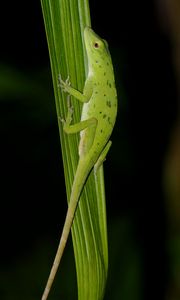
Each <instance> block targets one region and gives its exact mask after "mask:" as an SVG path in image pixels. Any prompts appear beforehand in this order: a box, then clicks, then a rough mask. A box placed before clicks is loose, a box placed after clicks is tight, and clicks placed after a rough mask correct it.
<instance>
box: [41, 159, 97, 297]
mask: <svg viewBox="0 0 180 300" xmlns="http://www.w3.org/2000/svg"><path fill="white" fill-rule="evenodd" d="M87 166H89V167H87ZM91 168H92V166H90V164H89V163H85V161H84V159H83V161H82V160H81V159H80V160H79V163H78V167H77V171H76V174H75V178H74V182H73V186H72V191H71V196H70V200H69V207H68V210H67V214H66V219H65V222H64V227H63V231H62V235H61V238H60V242H59V246H58V249H57V252H56V256H55V259H54V262H53V266H52V268H51V271H50V274H49V278H48V281H47V284H46V287H45V290H44V293H43V295H42V298H41V300H46V299H47V297H48V295H49V292H50V289H51V286H52V283H53V281H54V278H55V275H56V273H57V270H58V267H59V264H60V261H61V258H62V255H63V252H64V248H65V246H66V243H67V239H68V236H69V233H70V230H71V226H72V223H73V220H74V215H75V211H76V208H77V204H78V200H79V197H80V195H81V192H82V189H83V186H84V184H85V181H86V179H87V177H88V175H89V172H90V170H91Z"/></svg>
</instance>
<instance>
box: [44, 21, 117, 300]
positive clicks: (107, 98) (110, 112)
mask: <svg viewBox="0 0 180 300" xmlns="http://www.w3.org/2000/svg"><path fill="white" fill-rule="evenodd" d="M84 41H85V48H86V52H87V58H88V76H87V79H86V82H85V85H84V90H83V93H81V92H79V91H78V90H76V89H74V88H73V87H71V86H70V83H69V80H66V81H63V80H62V79H61V77H59V85H60V86H61V88H62V89H63V90H64V91H65V92H67V93H68V94H69V95H71V96H74V97H75V98H76V99H77V100H79V101H80V102H83V108H82V115H81V121H80V122H79V123H76V124H73V125H71V120H72V113H73V112H72V108H71V107H70V104H69V105H68V114H67V118H66V121H63V123H64V125H63V129H64V131H65V132H66V133H68V134H72V133H77V132H80V142H79V162H78V166H77V170H76V174H75V177H74V182H73V185H72V190H71V196H70V201H69V206H68V211H67V215H66V219H65V223H64V227H63V231H62V235H61V239H60V243H59V246H58V250H57V253H56V256H55V259H54V263H53V266H52V269H51V272H50V275H49V278H48V281H47V284H46V288H45V290H44V293H43V296H42V300H46V299H47V297H48V294H49V291H50V289H51V285H52V283H53V281H54V277H55V275H56V272H57V269H58V266H59V263H60V260H61V257H62V254H63V252H64V248H65V245H66V242H67V239H68V236H69V233H70V230H71V226H72V223H73V219H74V215H75V211H76V208H77V204H78V200H79V197H80V194H81V192H82V190H83V187H84V184H85V181H86V179H87V177H88V175H89V173H90V171H91V170H92V168H94V171H95V174H96V172H97V170H98V168H99V167H100V166H101V164H102V163H103V161H104V160H105V158H106V154H107V152H108V150H109V148H110V146H111V141H110V140H109V138H110V135H111V133H112V130H113V127H114V123H115V120H116V114H117V93H116V87H115V79H114V71H113V65H112V61H111V56H110V53H109V50H108V46H107V43H106V41H104V40H103V39H101V38H100V37H99V36H98V35H97V34H95V32H94V31H93V30H92V29H91V28H89V27H85V29H84ZM68 103H69V102H68Z"/></svg>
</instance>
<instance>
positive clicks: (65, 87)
mask: <svg viewBox="0 0 180 300" xmlns="http://www.w3.org/2000/svg"><path fill="white" fill-rule="evenodd" d="M70 85H71V83H70V80H69V75H68V77H67V79H66V80H65V81H64V80H62V78H61V74H59V76H58V87H60V88H61V89H62V90H63V92H68V88H69V87H70Z"/></svg>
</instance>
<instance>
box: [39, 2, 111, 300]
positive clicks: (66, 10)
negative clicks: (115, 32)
mask: <svg viewBox="0 0 180 300" xmlns="http://www.w3.org/2000/svg"><path fill="white" fill-rule="evenodd" d="M41 5H42V11H43V17H44V23H45V29H46V36H47V41H48V48H49V55H50V62H51V70H52V78H53V86H54V94H55V102H56V110H57V116H58V118H59V117H65V115H66V113H67V99H66V98H67V95H65V94H64V93H62V92H61V90H60V89H59V88H58V75H59V74H61V76H62V78H63V79H66V78H67V76H70V81H71V84H72V86H74V87H76V88H77V89H79V90H81V91H82V90H83V86H84V82H85V77H86V73H87V59H86V53H85V49H84V42H83V31H84V27H85V26H87V25H88V26H89V25H90V14H89V4H88V1H87V0H86V1H85V0H72V1H68V0H54V1H51V0H41ZM72 104H73V106H74V116H73V122H77V121H78V120H79V119H80V114H81V108H82V105H81V104H80V103H78V101H77V100H76V99H72ZM59 131H60V141H61V149H62V157H63V164H64V174H65V183H66V191H67V198H68V199H69V197H70V193H71V186H72V183H73V179H74V175H75V172H76V168H77V164H78V144H79V135H69V136H68V135H66V134H64V132H63V130H62V125H61V124H60V122H59ZM57 222H58V220H57ZM72 237H73V247H74V254H75V262H76V271H77V283H78V299H79V300H101V299H103V296H104V290H105V285H106V279H107V269H108V248H107V231H106V209H105V193H104V180H103V169H102V168H101V170H100V172H99V174H98V177H97V179H96V180H95V178H94V173H93V172H91V174H90V176H89V178H88V180H87V183H86V185H85V187H84V190H83V192H82V195H81V197H80V201H79V204H78V208H77V211H76V215H75V218H74V222H73V226H72ZM62 280H63V279H62Z"/></svg>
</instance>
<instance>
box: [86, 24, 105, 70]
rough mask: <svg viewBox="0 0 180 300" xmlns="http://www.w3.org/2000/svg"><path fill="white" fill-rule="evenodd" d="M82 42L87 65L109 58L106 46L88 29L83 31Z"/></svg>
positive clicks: (103, 41)
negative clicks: (84, 47)
mask: <svg viewBox="0 0 180 300" xmlns="http://www.w3.org/2000/svg"><path fill="white" fill-rule="evenodd" d="M84 40H85V46H86V51H87V56H88V62H89V64H91V65H92V64H94V63H95V62H100V61H102V60H105V59H108V58H110V54H109V50H108V44H107V42H106V41H105V40H103V39H101V38H100V37H99V36H98V35H97V34H96V33H95V32H94V31H93V30H92V29H91V28H90V27H85V29H84Z"/></svg>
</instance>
